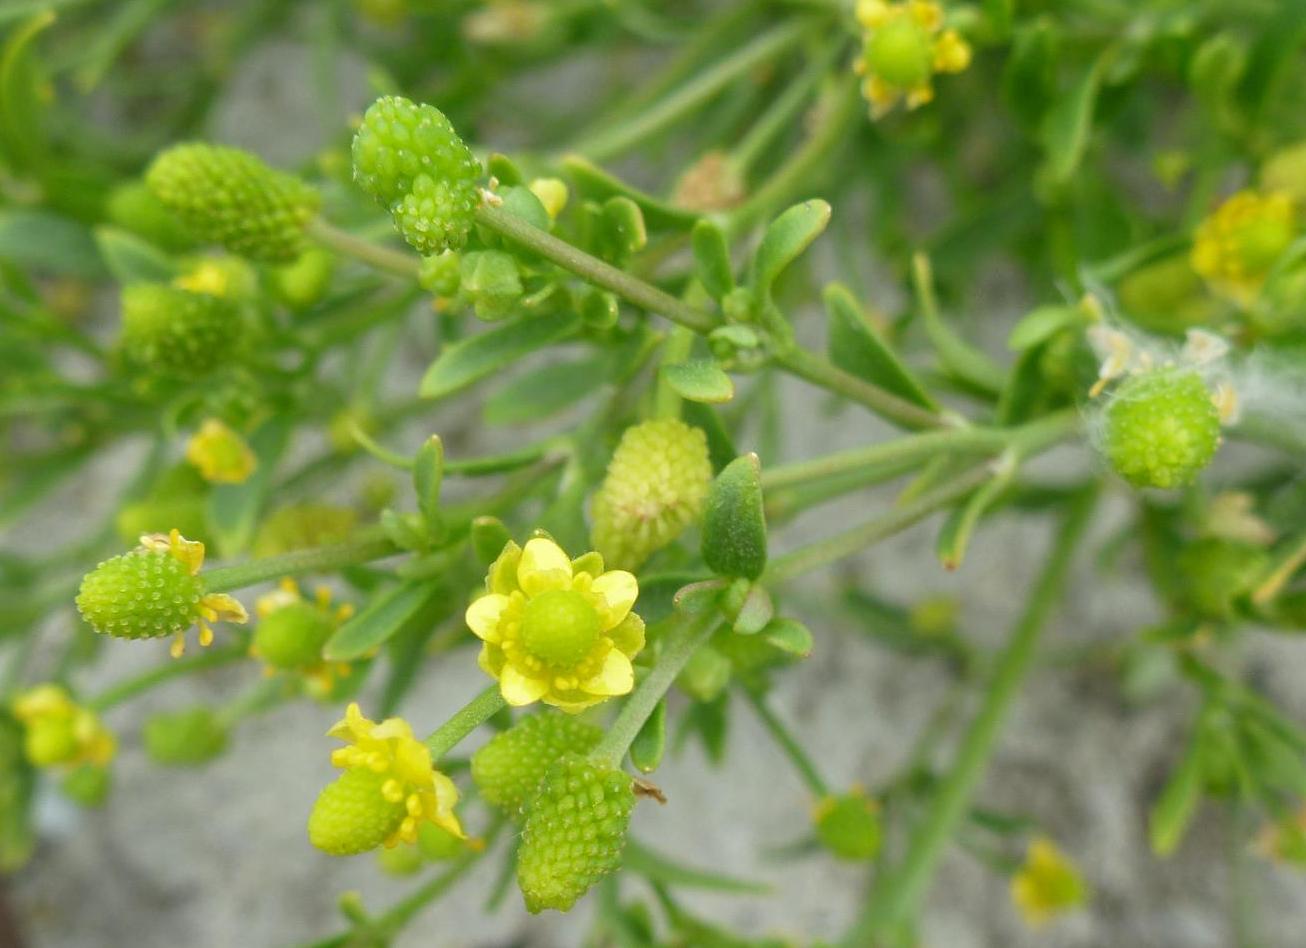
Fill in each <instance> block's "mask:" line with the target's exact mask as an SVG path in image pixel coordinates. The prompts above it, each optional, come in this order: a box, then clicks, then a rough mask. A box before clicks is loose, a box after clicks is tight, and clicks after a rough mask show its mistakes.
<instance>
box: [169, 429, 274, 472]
mask: <svg viewBox="0 0 1306 948" xmlns="http://www.w3.org/2000/svg"><path fill="white" fill-rule="evenodd" d="M186 460H187V461H189V462H190V463H191V464H193V465H194V466H195V467H196V468H198V470H199V472H200V476H201V477H203V478H204V479H205V480H206V481H208V482H209V483H210V484H243V483H244V482H245V481H247V480H249V476H250V475H251V474H253V473H254V468H255V467H257V466H258V461H257V459H255V457H254V452H253V451H251V450H250V448H249V445H248V444H246V443H245V439H244V438H242V437H241V436H240V435H238V434H237V433H236V432H234V431H232V430H231V429H230V428H228V427H227V426H226V425H225V424H223V423H222V422H221V421H219V420H218V419H217V418H209V419H207V420H206V421H205V422H204V423H203V424H202V425H200V430H199V431H197V432H196V433H195V434H194V435H192V436H191V439H190V441H189V442H187V444H186Z"/></svg>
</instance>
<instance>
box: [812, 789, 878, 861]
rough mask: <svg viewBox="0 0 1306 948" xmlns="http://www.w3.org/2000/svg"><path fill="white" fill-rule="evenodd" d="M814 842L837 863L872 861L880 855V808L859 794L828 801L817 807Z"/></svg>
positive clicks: (823, 801) (830, 798)
mask: <svg viewBox="0 0 1306 948" xmlns="http://www.w3.org/2000/svg"><path fill="white" fill-rule="evenodd" d="M816 838H817V839H819V840H820V841H821V845H822V846H824V847H825V848H826V849H828V850H829V851H830V852H831V853H833V854H834V855H835V856H838V857H839V858H840V859H847V860H850V861H855V862H862V861H865V860H867V859H872V858H874V857H875V854H876V853H878V852H879V851H880V814H879V808H878V807H877V806H876V805H875V802H874V801H872V800H869V799H867V798H866V797H865V796H863V795H862V794H860V793H847V794H844V795H842V796H838V797H827V798H826V799H825V800H822V801H821V803H819V804H818V805H817V810H816Z"/></svg>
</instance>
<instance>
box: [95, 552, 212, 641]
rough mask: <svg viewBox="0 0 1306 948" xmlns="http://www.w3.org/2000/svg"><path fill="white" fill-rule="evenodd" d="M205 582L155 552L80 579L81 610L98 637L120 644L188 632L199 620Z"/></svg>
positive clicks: (122, 559) (113, 562)
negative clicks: (126, 640) (118, 641)
mask: <svg viewBox="0 0 1306 948" xmlns="http://www.w3.org/2000/svg"><path fill="white" fill-rule="evenodd" d="M203 595H204V581H203V580H202V579H200V578H199V577H198V576H192V575H191V574H190V572H189V571H188V570H187V568H186V565H185V564H184V563H182V562H181V561H180V560H178V559H176V558H175V557H173V556H170V555H168V554H167V553H164V552H159V551H155V550H144V549H141V550H132V551H131V552H129V553H124V554H123V555H122V556H115V557H114V558H113V559H110V560H105V561H104V562H103V563H101V564H100V565H99V566H97V567H95V569H93V570H91V572H89V573H87V574H86V576H85V578H84V579H83V580H82V586H81V590H80V591H79V592H78V593H77V608H78V610H79V611H80V612H81V614H82V618H83V619H85V620H86V621H87V622H88V623H89V624H90V626H91V628H93V629H94V630H95V631H96V632H99V633H100V634H101V635H112V636H115V637H116V638H120V639H154V638H161V637H162V636H165V635H175V634H176V633H178V632H184V631H185V630H186V629H188V628H190V626H191V625H192V624H193V623H194V622H195V621H196V620H197V619H199V617H200V614H199V608H200V599H201V598H202V597H203Z"/></svg>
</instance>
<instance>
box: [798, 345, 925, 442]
mask: <svg viewBox="0 0 1306 948" xmlns="http://www.w3.org/2000/svg"><path fill="white" fill-rule="evenodd" d="M775 362H776V364H777V365H779V366H780V367H781V368H783V369H785V370H786V371H787V372H790V373H792V374H793V375H796V376H798V377H799V378H801V379H806V380H807V381H808V382H811V383H812V384H813V385H819V386H821V387H822V388H826V389H829V390H830V391H832V392H835V393H836V394H839V395H843V396H844V397H845V398H850V399H852V400H853V401H855V402H858V403H860V404H862V405H864V406H866V407H867V408H869V409H870V410H871V411H873V412H875V413H876V414H877V415H879V416H880V417H882V418H884V419H886V420H888V421H891V422H893V423H894V424H897V425H900V426H902V427H904V428H940V427H943V426H945V425H947V424H948V421H947V420H946V419H945V418H944V417H943V416H942V415H938V414H935V413H934V412H932V411H929V410H928V409H925V408H921V407H920V406H919V405H917V404H915V403H913V402H909V401H907V400H906V399H905V398H900V397H899V396H897V395H895V394H893V393H892V392H890V391H888V390H887V389H883V388H880V386H878V385H874V384H872V383H870V382H864V381H862V379H860V378H858V377H857V376H855V375H852V374H851V373H849V372H845V371H844V370H843V369H841V368H839V367H838V366H836V365H834V364H833V363H831V362H827V361H826V360H825V359H822V358H821V357H820V356H817V355H814V354H812V353H811V352H808V351H807V350H806V349H802V348H798V347H793V348H789V349H786V350H784V351H782V352H777V353H776V354H775Z"/></svg>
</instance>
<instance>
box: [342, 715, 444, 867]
mask: <svg viewBox="0 0 1306 948" xmlns="http://www.w3.org/2000/svg"><path fill="white" fill-rule="evenodd" d="M327 736H328V737H338V738H340V739H342V740H345V741H348V742H349V746H348V747H340V748H337V749H336V750H334V751H332V752H331V764H332V765H333V766H335V767H339V768H341V769H342V770H350V769H355V768H360V769H366V770H370V771H371V772H372V773H374V774H379V775H384V776H385V777H386V780H385V782H384V783H382V784H381V796H382V797H384V798H385V800H386V801H387V802H389V803H402V804H403V806H404V813H405V815H404V817H403V819H402V820H401V821H400V822H399V824H398V826H397V828H396V829H395V830H394V831H393V832H392V833H391V834H390V835H389V836H388V837H387V838H386V839H385V841H384V845H385V846H387V847H390V846H396V845H398V844H399V843H400V842H405V843H414V842H416V841H417V831H418V828H419V827H420V826H421V825H422V823H434V824H435V825H436V826H438V827H440V828H441V829H443V830H445V831H447V832H449V833H452V834H453V835H454V836H456V837H458V838H459V839H463V838H464V837H465V835H466V834H465V833H463V828H462V824H460V823H459V822H458V816H457V814H455V813H454V807H455V806H456V805H457V804H458V788H457V787H456V786H455V785H454V782H453V781H452V780H450V779H449V778H448V777H447V776H445V775H444V774H442V773H440V772H439V771H438V770H436V769H435V765H434V763H433V762H432V760H431V751H430V749H429V748H427V746H426V745H425V744H423V743H422V742H421V741H419V740H418V739H417V738H415V737H414V736H413V729H412V728H411V727H409V725H408V722H407V721H405V720H404V719H403V718H386V719H385V720H384V721H382V722H381V723H380V724H377V723H376V722H375V721H370V720H368V719H367V718H365V717H363V712H362V710H361V709H360V708H359V707H358V704H357V703H356V702H355V703H351V704H350V705H349V707H347V708H346V709H345V717H344V719H343V720H341V721H338V722H336V724H335V725H334V726H332V728H331V730H329V731H327Z"/></svg>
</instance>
